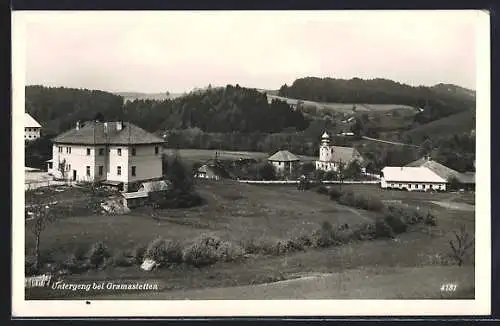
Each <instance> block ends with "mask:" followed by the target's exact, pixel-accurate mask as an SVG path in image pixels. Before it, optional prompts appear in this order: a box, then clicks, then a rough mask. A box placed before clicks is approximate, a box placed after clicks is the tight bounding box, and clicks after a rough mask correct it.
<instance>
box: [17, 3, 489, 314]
mask: <svg viewBox="0 0 500 326" xmlns="http://www.w3.org/2000/svg"><path fill="white" fill-rule="evenodd" d="M489 28H490V27H489V14H488V12H486V11H473V10H456V11H445V10H443V11H439V10H437V11H425V10H419V11H412V10H407V11H369V10H367V11H140V12H139V11H138V12H133V11H128V12H126V11H121V12H120V11H87V12H85V11H60V12H56V11H52V12H51V11H39V12H35V11H14V12H13V13H12V44H13V47H12V51H13V52H12V65H13V72H12V78H13V84H12V88H13V108H12V119H13V120H12V121H13V128H12V130H13V135H12V139H13V140H12V144H13V146H12V148H13V160H12V168H13V173H14V179H13V188H12V192H13V198H14V204H13V216H12V225H13V306H12V309H13V314H15V315H16V314H17V315H18V316H72V315H75V316H76V315H78V316H106V315H112V316H127V317H131V316H148V315H161V316H163V315H165V316H179V315H182V316H210V315H217V316H222V315H224V316H231V315H234V316H237V315H246V316H249V315H380V314H382V315H391V314H394V315H462V314H468V315H474V314H482V315H485V314H489V313H490V282H491V281H490V278H491V275H490V273H491V268H490V257H491V243H490V228H491V226H490V222H491V215H490V214H491V213H490V154H489V151H490V145H489V144H490V129H489V116H490V104H489V96H490V89H489V78H490V77H489V60H490V57H489V55H490V54H489V53H490V52H489V46H490V45H489V42H490V40H489ZM476 127H478V128H476ZM22 139H24V140H22ZM23 141H24V143H23ZM22 144H24V151H23V150H22ZM22 160H24V171H23V167H22V166H21V165H20V162H21V161H22ZM23 176H24V177H23ZM23 178H24V189H23V188H22V187H23V184H22V183H21V180H22V179H23ZM476 183H477V186H476ZM23 211H24V213H23ZM22 214H24V218H23V216H22ZM23 266H24V267H23ZM359 300H363V301H361V302H360V301H359ZM386 300H390V301H386Z"/></svg>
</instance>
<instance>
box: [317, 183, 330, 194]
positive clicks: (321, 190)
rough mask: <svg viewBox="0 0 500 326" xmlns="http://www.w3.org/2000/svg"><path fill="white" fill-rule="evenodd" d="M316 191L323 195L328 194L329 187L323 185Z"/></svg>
mask: <svg viewBox="0 0 500 326" xmlns="http://www.w3.org/2000/svg"><path fill="white" fill-rule="evenodd" d="M316 192H317V193H318V194H321V195H328V188H327V187H326V186H324V185H321V186H319V187H317V188H316Z"/></svg>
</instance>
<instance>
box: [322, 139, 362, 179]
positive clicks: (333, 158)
mask: <svg viewBox="0 0 500 326" xmlns="http://www.w3.org/2000/svg"><path fill="white" fill-rule="evenodd" d="M354 160H357V161H358V162H359V163H360V164H361V163H363V157H362V156H361V154H359V152H358V151H357V150H356V149H355V148H352V147H342V146H334V145H331V144H330V136H329V135H328V133H327V132H325V133H324V134H323V136H321V144H320V146H319V160H317V161H316V170H322V171H338V168H339V164H340V163H342V164H345V165H347V164H349V163H351V162H352V161H354Z"/></svg>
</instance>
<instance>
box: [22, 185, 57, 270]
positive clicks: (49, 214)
mask: <svg viewBox="0 0 500 326" xmlns="http://www.w3.org/2000/svg"><path fill="white" fill-rule="evenodd" d="M25 201H26V203H27V211H28V212H30V214H28V216H27V217H30V219H29V220H27V221H26V224H27V225H28V226H29V230H30V231H31V233H32V234H33V235H34V236H35V268H36V270H39V269H40V239H41V235H42V232H43V231H44V230H45V228H46V227H47V225H49V224H50V223H52V222H53V221H54V220H55V214H54V212H53V209H52V208H51V207H50V205H49V204H48V203H45V202H44V200H43V199H42V198H41V197H40V195H37V194H36V192H35V191H34V190H28V191H26V193H25ZM28 203H29V204H28Z"/></svg>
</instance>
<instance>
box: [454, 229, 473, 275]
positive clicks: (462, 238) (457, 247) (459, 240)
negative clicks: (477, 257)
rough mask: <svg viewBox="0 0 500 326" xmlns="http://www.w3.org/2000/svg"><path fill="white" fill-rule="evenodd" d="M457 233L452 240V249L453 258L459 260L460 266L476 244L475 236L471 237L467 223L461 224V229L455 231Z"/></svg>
mask: <svg viewBox="0 0 500 326" xmlns="http://www.w3.org/2000/svg"><path fill="white" fill-rule="evenodd" d="M453 234H454V235H455V240H450V241H449V243H450V248H451V251H452V254H451V256H452V258H453V259H454V260H455V261H456V262H457V264H458V266H462V264H463V263H464V260H465V258H466V257H467V255H468V254H469V250H470V249H471V248H472V246H473V245H474V238H473V237H470V238H469V232H468V231H467V229H466V228H465V225H463V224H461V225H460V230H459V231H453Z"/></svg>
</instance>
